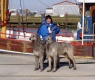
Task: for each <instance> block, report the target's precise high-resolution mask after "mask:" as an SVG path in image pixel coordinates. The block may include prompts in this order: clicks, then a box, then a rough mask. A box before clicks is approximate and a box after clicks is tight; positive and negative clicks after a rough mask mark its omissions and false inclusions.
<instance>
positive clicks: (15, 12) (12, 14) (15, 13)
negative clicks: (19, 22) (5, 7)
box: [9, 9, 18, 16]
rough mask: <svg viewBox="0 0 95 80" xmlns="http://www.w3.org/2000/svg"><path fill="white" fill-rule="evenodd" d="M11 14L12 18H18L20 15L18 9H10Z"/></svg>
mask: <svg viewBox="0 0 95 80" xmlns="http://www.w3.org/2000/svg"><path fill="white" fill-rule="evenodd" d="M9 12H11V16H16V15H17V13H18V10H17V9H10V10H9Z"/></svg>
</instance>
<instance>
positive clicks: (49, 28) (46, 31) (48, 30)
mask: <svg viewBox="0 0 95 80" xmlns="http://www.w3.org/2000/svg"><path fill="white" fill-rule="evenodd" d="M59 32H60V28H59V27H57V25H56V24H55V23H53V21H52V17H51V16H50V15H47V16H46V17H45V20H44V23H43V24H42V25H41V26H40V28H39V29H38V31H37V34H38V35H39V36H41V37H42V39H43V40H46V37H47V36H49V35H51V36H52V39H53V40H54V41H56V34H58V33H59Z"/></svg>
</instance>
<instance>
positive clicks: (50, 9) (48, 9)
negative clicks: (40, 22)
mask: <svg viewBox="0 0 95 80" xmlns="http://www.w3.org/2000/svg"><path fill="white" fill-rule="evenodd" d="M45 14H46V15H51V16H52V15H53V9H52V8H46V12H45Z"/></svg>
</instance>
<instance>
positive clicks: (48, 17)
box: [45, 15, 53, 23]
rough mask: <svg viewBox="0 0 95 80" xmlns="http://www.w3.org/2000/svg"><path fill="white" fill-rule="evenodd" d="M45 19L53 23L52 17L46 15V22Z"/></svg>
mask: <svg viewBox="0 0 95 80" xmlns="http://www.w3.org/2000/svg"><path fill="white" fill-rule="evenodd" d="M47 19H51V23H52V22H53V21H52V17H51V16H50V15H47V16H46V17H45V20H47Z"/></svg>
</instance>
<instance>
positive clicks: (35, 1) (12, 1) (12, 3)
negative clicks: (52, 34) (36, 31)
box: [9, 0, 76, 11]
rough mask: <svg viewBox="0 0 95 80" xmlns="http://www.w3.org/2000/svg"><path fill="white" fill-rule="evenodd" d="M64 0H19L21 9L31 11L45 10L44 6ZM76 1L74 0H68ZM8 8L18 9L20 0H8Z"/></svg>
mask: <svg viewBox="0 0 95 80" xmlns="http://www.w3.org/2000/svg"><path fill="white" fill-rule="evenodd" d="M62 1H64V0H21V5H22V6H21V7H22V9H29V10H31V11H45V9H46V8H48V7H51V8H52V5H53V4H56V3H59V2H62ZM68 1H76V0H68ZM9 9H20V0H9Z"/></svg>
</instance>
